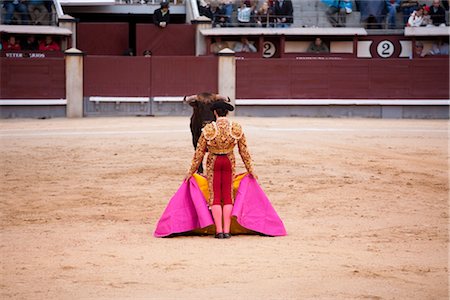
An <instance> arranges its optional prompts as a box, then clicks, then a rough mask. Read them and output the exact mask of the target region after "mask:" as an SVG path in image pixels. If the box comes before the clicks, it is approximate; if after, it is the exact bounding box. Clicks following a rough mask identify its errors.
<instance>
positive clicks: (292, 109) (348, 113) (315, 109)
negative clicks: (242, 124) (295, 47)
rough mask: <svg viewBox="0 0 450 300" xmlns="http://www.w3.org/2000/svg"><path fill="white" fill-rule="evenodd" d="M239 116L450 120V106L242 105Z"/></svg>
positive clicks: (238, 108) (237, 111)
mask: <svg viewBox="0 0 450 300" xmlns="http://www.w3.org/2000/svg"><path fill="white" fill-rule="evenodd" d="M236 116H246V117H312V118H314V117H318V118H339V117H345V118H355V117H356V118H385V119H449V106H445V105H436V106H419V105H417V106H409V105H408V106H401V105H399V106H391V105H389V106H380V105H367V106H366V105H298V106H281V105H280V106H276V105H255V106H250V105H242V106H238V107H237V109H236Z"/></svg>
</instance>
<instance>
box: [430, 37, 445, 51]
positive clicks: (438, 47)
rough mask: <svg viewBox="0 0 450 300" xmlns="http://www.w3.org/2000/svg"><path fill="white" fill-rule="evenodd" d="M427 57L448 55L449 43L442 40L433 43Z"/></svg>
mask: <svg viewBox="0 0 450 300" xmlns="http://www.w3.org/2000/svg"><path fill="white" fill-rule="evenodd" d="M426 55H448V43H446V42H444V40H443V39H442V38H440V39H439V40H437V41H436V42H434V43H433V46H432V47H431V49H430V51H428V52H427V54H426Z"/></svg>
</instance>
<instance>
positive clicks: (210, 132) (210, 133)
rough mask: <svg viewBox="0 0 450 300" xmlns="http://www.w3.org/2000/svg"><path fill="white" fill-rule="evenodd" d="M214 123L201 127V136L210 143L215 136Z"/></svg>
mask: <svg viewBox="0 0 450 300" xmlns="http://www.w3.org/2000/svg"><path fill="white" fill-rule="evenodd" d="M215 125H216V124H215V122H211V123H209V124H206V125H205V127H203V129H202V131H203V136H204V137H205V139H206V140H208V141H210V140H212V139H213V138H215V137H216V135H217V128H216V126H215Z"/></svg>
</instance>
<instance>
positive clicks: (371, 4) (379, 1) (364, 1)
mask: <svg viewBox="0 0 450 300" xmlns="http://www.w3.org/2000/svg"><path fill="white" fill-rule="evenodd" d="M359 8H360V12H361V23H364V25H365V27H366V28H367V29H382V24H383V21H384V19H385V0H360V1H359Z"/></svg>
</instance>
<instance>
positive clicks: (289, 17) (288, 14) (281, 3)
mask: <svg viewBox="0 0 450 300" xmlns="http://www.w3.org/2000/svg"><path fill="white" fill-rule="evenodd" d="M274 13H275V16H276V23H277V25H276V26H277V27H290V26H291V24H292V23H294V17H293V15H294V8H293V7H292V1H291V0H277V1H275V4H274Z"/></svg>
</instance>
